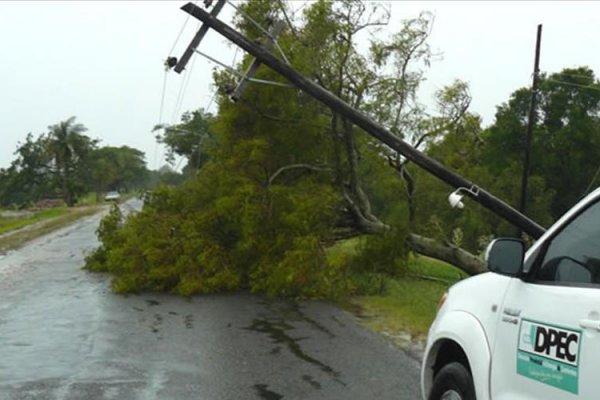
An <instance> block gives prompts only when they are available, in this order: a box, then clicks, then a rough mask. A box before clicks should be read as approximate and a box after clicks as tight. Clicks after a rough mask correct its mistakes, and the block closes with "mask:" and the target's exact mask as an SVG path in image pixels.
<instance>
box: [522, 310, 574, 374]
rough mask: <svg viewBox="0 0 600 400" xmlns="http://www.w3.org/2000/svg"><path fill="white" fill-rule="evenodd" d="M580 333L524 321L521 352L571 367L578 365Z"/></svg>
mask: <svg viewBox="0 0 600 400" xmlns="http://www.w3.org/2000/svg"><path fill="white" fill-rule="evenodd" d="M580 339H581V334H580V332H578V331H574V330H570V329H566V328H559V327H556V326H550V325H545V324H541V323H538V322H533V321H527V320H522V323H521V334H520V337H519V350H522V351H526V352H528V353H533V354H537V355H540V356H542V357H545V358H549V359H551V360H555V361H559V362H562V363H565V364H569V365H577V357H578V355H579V345H580V343H579V342H580Z"/></svg>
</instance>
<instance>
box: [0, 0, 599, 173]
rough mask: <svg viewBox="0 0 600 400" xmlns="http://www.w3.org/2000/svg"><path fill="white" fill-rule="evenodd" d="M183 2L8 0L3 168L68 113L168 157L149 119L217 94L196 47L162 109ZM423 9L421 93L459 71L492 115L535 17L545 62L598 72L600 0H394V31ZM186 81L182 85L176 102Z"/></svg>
mask: <svg viewBox="0 0 600 400" xmlns="http://www.w3.org/2000/svg"><path fill="white" fill-rule="evenodd" d="M183 4H185V2H183V1H181V2H180V1H169V2H167V1H163V2H159V1H153V2H142V1H135V2H125V1H106V2H89V1H83V2H75V1H69V2H52V1H47V2H46V1H44V2H25V1H18V2H17V1H14V2H10V1H8V2H7V1H0V54H1V60H2V62H0V101H1V107H0V134H1V136H0V138H1V139H0V140H1V142H0V168H1V167H7V166H8V165H9V164H10V162H11V161H12V159H13V158H14V155H13V153H14V151H15V149H16V146H17V143H18V142H19V141H22V140H23V139H24V138H25V136H26V134H27V133H28V132H32V133H33V134H34V135H36V136H37V135H38V134H40V133H43V132H46V130H47V127H48V125H52V124H55V123H57V122H59V121H62V120H65V119H67V118H69V117H70V116H77V120H78V121H79V122H81V123H83V124H84V125H85V126H87V127H88V129H89V131H88V135H89V136H91V137H94V138H99V139H101V141H102V142H101V143H102V144H103V145H111V146H121V145H128V146H132V147H135V148H138V149H140V150H142V151H144V152H145V153H146V156H147V157H146V160H147V162H148V166H149V168H152V169H155V168H157V167H158V166H160V165H161V164H162V163H163V161H162V157H163V155H164V153H163V151H164V150H163V149H162V148H161V147H159V146H157V145H156V143H155V140H154V134H153V133H152V132H151V130H152V127H153V126H154V125H155V124H156V123H158V122H159V121H160V122H163V123H175V122H177V121H178V119H179V116H180V114H181V112H183V111H185V110H192V109H197V108H200V107H205V108H206V107H207V106H208V105H209V103H210V100H211V98H212V94H213V88H212V87H211V70H212V68H213V67H214V65H213V64H211V63H210V62H209V61H208V60H206V59H204V58H202V57H200V56H195V57H194V59H193V61H192V62H191V63H190V67H189V68H188V71H187V74H189V77H188V78H189V80H188V84H187V85H184V84H183V83H184V79H185V77H184V76H181V75H177V74H176V73H174V72H170V73H168V74H167V82H166V96H165V101H164V107H163V113H162V116H161V115H160V114H161V113H160V109H161V107H160V105H161V94H162V88H163V82H164V77H165V72H164V69H163V66H162V62H163V60H164V59H165V58H166V56H167V55H169V54H171V55H174V56H178V57H179V56H180V55H181V54H182V53H183V51H184V49H185V47H186V46H187V44H188V42H189V41H190V40H191V38H192V36H193V34H194V32H195V31H196V30H197V28H198V25H197V21H196V20H194V19H193V18H190V19H188V20H187V24H185V28H184V29H183V33H182V35H181V37H180V39H179V40H178V41H177V43H176V45H175V47H174V51H173V52H172V53H170V51H171V48H173V46H174V44H175V42H176V38H177V36H178V33H179V32H180V31H181V29H182V27H183V26H184V23H185V21H186V18H187V14H186V13H184V12H183V11H181V10H179V7H180V6H181V5H183ZM422 10H428V11H432V12H433V13H434V14H435V16H436V18H435V25H434V28H433V33H432V36H431V40H430V44H431V45H432V47H433V49H434V50H436V51H438V52H441V53H442V54H443V58H442V59H441V60H439V61H436V62H435V63H434V65H433V66H432V68H431V70H430V71H429V72H428V73H427V83H426V85H425V87H424V90H423V98H422V99H421V100H422V102H423V103H425V104H427V103H428V102H431V99H430V97H431V94H432V93H433V91H435V89H436V88H440V87H442V86H444V85H446V84H448V83H450V82H452V81H453V80H454V79H455V78H460V79H462V80H465V81H467V82H468V83H469V84H470V87H471V92H472V95H473V103H472V108H471V111H473V112H475V113H478V114H479V115H481V116H482V118H483V120H484V123H485V124H486V125H487V124H490V123H492V122H493V118H494V113H495V107H496V106H497V105H499V104H500V103H502V102H504V101H506V100H507V99H508V96H509V95H510V93H511V92H513V91H514V90H515V89H517V88H519V87H522V86H526V85H529V84H530V81H531V73H532V69H533V53H534V46H535V33H536V27H537V24H539V23H542V24H543V25H544V30H543V39H542V55H541V60H542V61H541V69H542V71H549V72H555V71H559V70H561V69H562V68H564V67H572V66H582V65H587V66H590V67H591V68H592V69H593V70H594V71H596V72H597V73H600V52H598V51H597V41H598V38H600V2H573V1H569V2H567V1H565V2H558V1H553V2H516V1H512V2H487V1H486V2H450V1H444V2H404V1H394V2H392V23H391V24H390V27H389V29H390V31H391V30H393V29H394V27H395V26H396V27H397V26H398V23H399V21H400V20H402V19H405V18H409V17H414V16H416V15H418V13H419V12H420V11H422ZM231 15H232V9H231V7H230V6H226V8H225V10H224V11H223V12H222V13H221V15H220V17H222V18H223V19H224V20H226V21H228V22H229V21H230V20H231ZM382 34H384V33H382ZM200 47H201V50H202V51H204V52H206V53H209V54H211V55H212V56H214V57H215V58H218V59H219V60H222V61H223V62H224V63H227V64H230V63H231V62H232V60H233V59H234V57H235V56H236V52H235V51H234V48H233V47H232V46H230V45H228V44H227V43H226V41H225V39H223V38H221V37H219V36H218V35H217V34H216V33H214V32H212V33H211V34H209V35H208V36H207V37H206V38H205V40H204V41H203V42H202V44H201V46H200ZM239 57H240V54H239V53H238V54H237V58H238V59H239ZM182 87H184V88H186V90H185V91H183V92H182V91H181V88H182ZM180 92H182V93H184V94H185V96H184V97H183V100H182V101H179V102H178V96H179V93H180ZM178 104H179V106H178ZM211 110H212V111H215V105H214V104H213V105H212V107H211Z"/></svg>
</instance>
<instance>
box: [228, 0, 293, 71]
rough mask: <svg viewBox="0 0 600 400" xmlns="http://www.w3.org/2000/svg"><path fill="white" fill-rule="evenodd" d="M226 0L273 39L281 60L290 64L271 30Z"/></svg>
mask: <svg viewBox="0 0 600 400" xmlns="http://www.w3.org/2000/svg"><path fill="white" fill-rule="evenodd" d="M226 1H227V4H229V5H230V6H231V7H233V8H234V9H235V10H236V11H237V12H238V13H240V14H241V15H243V16H244V17H246V18H247V19H248V20H249V21H250V22H252V24H253V25H254V26H255V27H256V28H258V30H260V31H261V32H262V33H264V34H265V35H267V37H268V38H269V39H271V40H272V41H273V44H274V45H275V47H276V48H277V51H279V54H281V57H282V58H283V61H285V63H286V64H288V65H290V61H289V60H288V58H287V57H286V56H285V53H284V52H283V49H282V48H281V46H279V42H277V38H276V37H274V36H273V35H272V34H271V32H269V31H268V30H266V29H265V28H263V27H262V26H261V25H260V24H259V23H258V22H256V20H254V18H252V17H251V16H250V15H248V14H247V13H245V12H244V10H242V9H241V8H240V7H238V6H236V5H235V4H233V2H232V1H230V0H226Z"/></svg>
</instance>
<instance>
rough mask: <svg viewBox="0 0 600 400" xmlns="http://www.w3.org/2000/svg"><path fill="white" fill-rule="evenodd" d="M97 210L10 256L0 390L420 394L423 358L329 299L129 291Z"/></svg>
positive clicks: (173, 399)
mask: <svg viewBox="0 0 600 400" xmlns="http://www.w3.org/2000/svg"><path fill="white" fill-rule="evenodd" d="M99 219H100V216H98V215H97V216H93V217H89V218H85V219H83V220H80V221H78V222H77V223H75V224H73V225H71V226H69V227H66V228H63V229H61V230H59V231H56V232H54V233H52V234H50V235H48V236H45V237H42V238H40V239H37V240H35V241H33V242H31V243H30V244H29V245H27V246H25V247H24V248H22V249H20V250H19V251H15V252H11V253H9V254H7V255H5V256H0V400H3V399H15V400H16V399H36V400H37V399H49V400H54V399H56V400H59V399H60V400H62V399H65V400H67V399H68V400H80V399H119V400H129V399H140V400H146V399H148V400H150V399H168V400H178V399H185V400H190V399H206V400H211V399H258V400H260V399H266V400H278V399H285V400H287V399H328V400H335V399H344V400H348V399H378V400H385V399H418V398H419V390H418V362H417V361H416V360H414V359H412V358H410V357H409V356H407V355H406V354H405V353H403V352H401V351H399V350H397V349H396V348H394V347H393V346H391V345H390V344H389V343H388V342H386V341H385V340H384V339H382V338H381V337H380V336H378V335H376V334H375V333H373V332H370V331H368V330H366V329H364V328H362V327H359V326H357V325H356V324H355V322H354V320H353V319H352V317H351V316H349V315H348V314H347V313H345V312H343V311H341V310H340V309H338V308H337V307H335V306H334V305H332V304H329V303H326V302H292V301H268V300H266V299H264V298H262V297H259V296H254V295H250V294H246V293H239V294H230V295H214V296H196V297H193V298H191V299H184V298H181V297H176V296H169V295H164V294H144V295H131V296H120V295H115V294H112V293H111V292H110V288H109V278H108V277H107V276H104V275H100V274H93V273H89V272H86V271H83V270H82V269H81V267H82V265H83V263H84V261H83V260H84V257H85V255H86V254H87V253H89V252H90V251H91V250H92V249H93V248H94V247H96V246H97V245H98V242H97V239H96V236H95V229H96V228H97V226H98V222H99Z"/></svg>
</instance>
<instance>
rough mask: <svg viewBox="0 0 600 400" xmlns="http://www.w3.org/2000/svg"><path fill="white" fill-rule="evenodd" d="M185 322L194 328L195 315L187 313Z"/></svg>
mask: <svg viewBox="0 0 600 400" xmlns="http://www.w3.org/2000/svg"><path fill="white" fill-rule="evenodd" d="M184 322H185V327H186V328H188V329H192V328H193V327H194V317H193V316H192V314H188V315H186V316H185V319H184Z"/></svg>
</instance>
